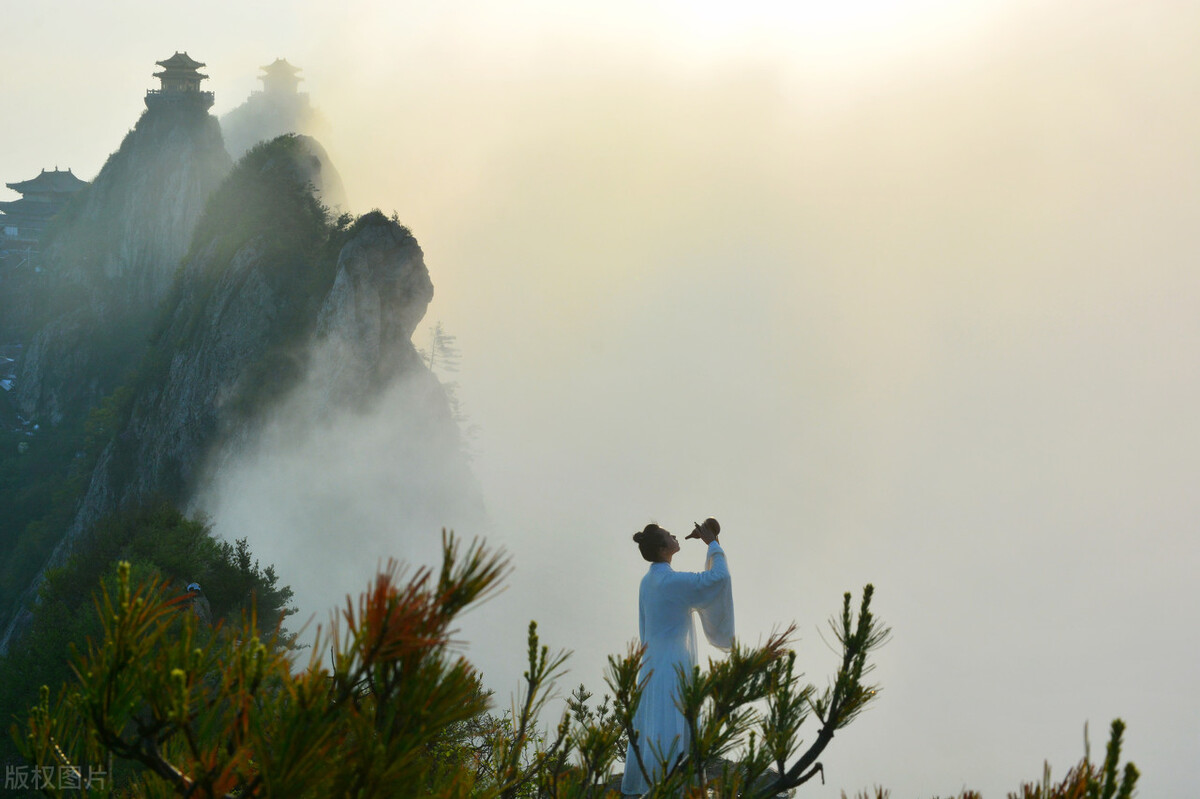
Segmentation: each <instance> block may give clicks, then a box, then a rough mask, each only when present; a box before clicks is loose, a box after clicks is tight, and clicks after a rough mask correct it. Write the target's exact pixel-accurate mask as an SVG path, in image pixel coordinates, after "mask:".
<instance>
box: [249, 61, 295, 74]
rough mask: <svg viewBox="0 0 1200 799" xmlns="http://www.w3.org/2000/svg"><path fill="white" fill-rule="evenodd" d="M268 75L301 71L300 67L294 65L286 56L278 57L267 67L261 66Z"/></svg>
mask: <svg viewBox="0 0 1200 799" xmlns="http://www.w3.org/2000/svg"><path fill="white" fill-rule="evenodd" d="M259 69H261V70H262V71H263V72H265V73H267V74H268V75H295V74H296V73H297V72H299V71H300V67H294V66H292V65H291V64H289V63H288V61H287V59H286V58H276V59H275V60H274V61H272V62H271V63H270V64H267V65H266V66H265V67H259Z"/></svg>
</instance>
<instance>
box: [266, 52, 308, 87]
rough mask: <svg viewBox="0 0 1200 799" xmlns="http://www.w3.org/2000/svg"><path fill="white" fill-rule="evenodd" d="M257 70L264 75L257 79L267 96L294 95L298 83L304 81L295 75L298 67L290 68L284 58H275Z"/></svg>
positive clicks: (298, 69)
mask: <svg viewBox="0 0 1200 799" xmlns="http://www.w3.org/2000/svg"><path fill="white" fill-rule="evenodd" d="M259 69H261V70H262V71H263V72H264V73H265V74H263V75H259V76H258V79H259V80H261V81H262V83H263V87H262V90H263V91H264V92H267V93H268V94H296V93H297V92H296V90H297V87H298V86H299V85H300V81H302V80H304V78H301V77H300V76H298V75H297V74H296V73H297V72H299V71H300V67H294V66H292V65H291V64H289V63H288V61H287V59H286V58H276V59H275V60H274V61H273V62H271V63H270V64H267V65H266V66H265V67H259Z"/></svg>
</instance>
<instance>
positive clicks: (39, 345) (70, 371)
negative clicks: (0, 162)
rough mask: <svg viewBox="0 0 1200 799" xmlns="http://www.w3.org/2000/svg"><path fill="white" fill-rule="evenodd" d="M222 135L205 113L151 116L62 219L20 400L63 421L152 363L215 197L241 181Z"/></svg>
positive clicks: (50, 248) (168, 111)
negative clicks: (140, 362) (161, 321)
mask: <svg viewBox="0 0 1200 799" xmlns="http://www.w3.org/2000/svg"><path fill="white" fill-rule="evenodd" d="M230 167H231V161H230V158H229V155H228V154H227V153H226V152H225V149H224V144H223V142H222V139H221V131H220V127H219V125H218V124H217V121H216V119H215V118H214V117H212V116H210V115H209V114H208V113H207V112H205V111H204V110H202V109H200V108H194V107H188V106H180V107H168V108H161V109H155V110H152V111H147V112H146V113H144V114H143V115H142V117H141V118H140V119H139V120H138V122H137V125H136V126H135V127H134V129H133V130H132V131H130V132H129V134H128V135H127V136H126V137H125V139H124V141H123V142H122V143H121V146H120V148H119V149H118V150H117V152H115V153H113V155H111V156H110V157H109V159H108V161H107V162H106V163H105V165H104V167H103V168H102V169H101V170H100V174H99V175H97V176H96V179H95V180H94V181H93V182H92V185H91V186H89V187H88V188H87V189H85V190H84V191H83V192H82V193H81V195H80V196H79V197H77V198H76V199H75V201H74V202H73V203H72V204H71V205H70V206H68V208H67V209H65V210H64V211H63V212H62V213H61V214H60V215H59V217H58V218H57V219H56V220H55V222H54V224H53V226H52V228H51V230H50V231H49V233H48V235H47V239H46V242H45V245H44V248H43V254H42V271H41V273H40V276H39V277H40V279H39V281H38V283H37V285H36V286H34V287H33V288H32V292H33V294H32V296H31V297H25V298H22V299H23V300H25V301H28V302H31V303H32V304H33V305H34V306H35V311H34V314H35V317H36V320H37V322H36V325H35V328H34V329H33V330H31V331H29V334H30V335H29V337H28V339H27V342H26V348H25V352H24V356H23V358H22V360H21V363H20V365H19V367H18V373H17V381H16V390H15V394H16V397H15V401H16V404H17V406H18V408H19V409H20V411H21V412H22V413H23V414H24V415H25V416H27V417H29V418H32V419H37V420H40V421H42V422H49V423H51V424H57V423H59V422H61V421H62V420H63V418H64V417H66V416H68V415H69V414H71V413H75V412H80V411H82V410H83V409H85V408H87V407H90V406H92V405H94V404H95V402H96V401H97V400H98V399H99V398H100V396H102V395H103V394H104V393H106V392H108V391H110V390H112V388H113V387H115V386H116V385H117V384H118V383H119V382H120V381H121V380H122V379H124V377H125V372H126V371H127V370H128V369H129V368H130V367H131V366H132V364H133V363H134V362H135V360H136V358H137V357H138V356H139V355H140V353H141V350H142V348H143V346H144V343H145V338H146V335H147V333H148V331H149V328H150V326H151V324H152V323H153V319H154V314H155V311H156V309H157V307H158V305H159V303H160V302H161V301H162V299H163V297H164V296H165V295H166V292H167V290H168V289H169V287H170V286H171V283H172V281H173V280H174V277H175V271H176V269H177V268H178V266H179V261H180V258H181V257H182V256H183V255H184V253H185V252H186V251H187V247H188V244H189V242H190V241H191V235H192V231H193V229H194V228H195V225H196V222H197V220H199V218H200V215H201V213H202V212H203V210H204V207H205V204H206V203H207V201H208V198H209V196H210V195H211V194H212V192H213V190H214V189H215V188H216V186H217V185H218V184H219V183H220V181H221V180H222V179H223V178H224V177H225V175H226V174H227V173H228V172H229V169H230Z"/></svg>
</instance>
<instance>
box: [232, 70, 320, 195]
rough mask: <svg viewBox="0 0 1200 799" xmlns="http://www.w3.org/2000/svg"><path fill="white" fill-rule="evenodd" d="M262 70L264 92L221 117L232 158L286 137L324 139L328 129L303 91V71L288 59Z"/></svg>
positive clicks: (252, 94) (261, 78)
mask: <svg viewBox="0 0 1200 799" xmlns="http://www.w3.org/2000/svg"><path fill="white" fill-rule="evenodd" d="M259 69H260V70H262V74H261V75H259V76H258V79H259V80H260V81H262V88H261V89H259V90H257V91H253V92H251V93H250V96H249V97H247V98H246V102H244V103H242V104H241V105H239V106H238V107H237V108H235V109H233V110H232V111H230V112H229V113H228V114H225V115H224V116H223V117H221V133H222V135H224V137H225V147H226V149H227V150H229V154H230V155H231V156H233V157H234V158H235V159H237V158H241V157H242V156H243V155H245V154H246V152H247V151H248V150H249V149H250V148H251V147H253V146H254V145H256V144H258V143H259V142H264V141H270V140H271V139H274V138H275V137H276V136H283V135H284V134H287V133H295V134H299V135H301V136H311V137H313V138H316V139H324V138H325V137H326V134H327V132H328V130H327V125H326V124H325V121H324V119H322V118H321V115H320V114H319V113H318V112H317V111H316V109H314V108H313V106H312V104H311V102H310V101H309V97H308V94H307V93H306V92H302V91H300V81H302V80H304V78H302V77H300V75H299V73H300V71H301V70H300V67H297V66H295V65H294V64H291V63H288V60H287V59H286V58H276V59H275V60H274V61H272V62H271V63H270V64H267V65H266V66H262V67H259ZM326 202H330V200H328V199H327V200H326ZM336 202H337V201H333V203H332V204H336Z"/></svg>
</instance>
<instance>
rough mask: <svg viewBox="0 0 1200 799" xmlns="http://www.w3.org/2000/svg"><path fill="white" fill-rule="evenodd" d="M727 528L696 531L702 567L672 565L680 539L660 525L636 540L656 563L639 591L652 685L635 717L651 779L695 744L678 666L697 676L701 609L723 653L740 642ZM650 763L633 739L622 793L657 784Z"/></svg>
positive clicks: (711, 524)
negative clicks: (725, 545) (723, 538)
mask: <svg viewBox="0 0 1200 799" xmlns="http://www.w3.org/2000/svg"><path fill="white" fill-rule="evenodd" d="M720 530H721V526H720V525H719V524H718V523H717V521H716V519H708V520H707V521H705V523H704V524H703V525H696V529H695V530H694V531H693V532H692V533H691V534H690V535H689V536H688V538H699V539H700V540H701V541H703V542H704V543H705V544H707V545H708V558H707V562H706V563H705V567H704V571H702V572H677V571H675V570H674V569H672V568H671V558H672V557H673V556H674V555H675V553H676V552H678V551H679V540H678V539H677V538H676V537H675V536H674V535H672V534H671V533H669V532H667V531H666V530H664V529H663V528H661V527H659V526H658V525H656V524H648V525H646V528H645V529H644V530H642V531H641V532H640V533H637V534H635V535H634V537H633V540H634V541H636V542H637V544H638V548H639V549H640V550H641V552H642V557H643V558H645V559H646V560H648V561H650V562H651V563H650V570H649V571H648V572H647V573H646V576H645V577H643V578H642V584H641V589H640V591H639V593H638V635H639V637H640V639H641V643H642V645H643V646H644V647H645V653H644V655H643V659H642V671H641V674H640V678H641V679H642V681H644V682H645V688H644V690H643V691H642V701H641V703H640V704H639V705H638V709H637V713H636V714H635V716H634V720H633V726H634V730H635V731H636V732H637V733H638V747H639V750H640V753H641V758H642V766H644V767H645V771H646V772H648V774H649V777H650V781H651V782H653V781H654V780H656V779H657V778H659V777H660V776H662V774H663V773H664V772H663V764H664V763H665V764H666V767H667V769H668V770H669V769H670V767H671V765H672V764H673V763H674V762H675V761H676V759H677V758H678V757H679V756H680V755H681V754H684V753H685V752H686V751H687V748H688V745H689V738H688V731H687V726H686V725H685V723H684V720H683V714H682V713H681V712H680V710H679V707H678V705H677V700H678V697H679V677H678V668H679V667H682V668H683V669H684V672H685V673H687V674H689V675H690V674H691V671H692V668H693V667H694V666H695V665H696V630H695V624H694V621H693V618H692V615H693V613H695V614H697V615H699V616H700V622H701V627H702V628H703V630H704V635H705V637H706V638H707V639H708V642H709V643H710V644H712V645H713V646H715V647H717V648H719V649H723V650H727V649H729V647H730V646H731V645H732V644H733V587H732V583H731V580H730V577H729V565H728V564H727V563H726V560H725V550H723V549H722V548H721V545H720V543H718V541H717V534H718V533H719V532H720ZM642 766H639V764H638V759H637V755H636V754H635V753H634V749H633V746H632V743H631V745H630V746H629V750H628V752H627V753H626V756H625V775H624V777H622V779H621V793H622V794H628V795H633V796H640V795H641V794H644V793H645V792H646V791H648V790H649V789H650V783H649V782H647V780H646V775H645V774H643V770H642Z"/></svg>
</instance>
